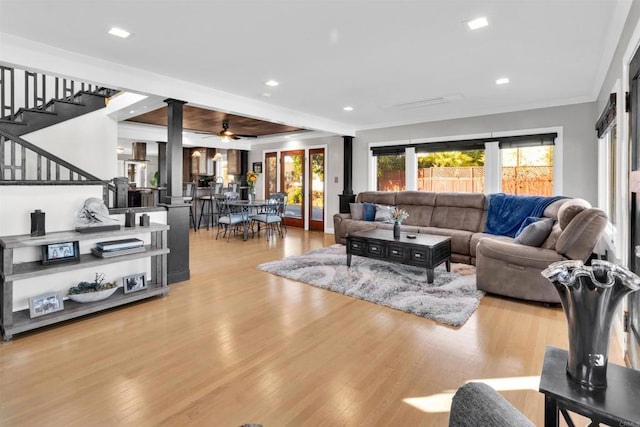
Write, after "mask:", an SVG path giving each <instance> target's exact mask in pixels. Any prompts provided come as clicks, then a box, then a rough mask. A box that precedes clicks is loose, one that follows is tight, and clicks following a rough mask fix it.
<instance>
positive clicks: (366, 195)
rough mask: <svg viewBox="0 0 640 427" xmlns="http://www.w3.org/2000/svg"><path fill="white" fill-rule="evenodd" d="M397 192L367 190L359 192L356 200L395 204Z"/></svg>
mask: <svg viewBox="0 0 640 427" xmlns="http://www.w3.org/2000/svg"><path fill="white" fill-rule="evenodd" d="M396 194H397V193H396V192H395V191H365V192H363V193H359V194H358V196H357V197H356V202H360V203H365V202H367V203H373V204H380V205H389V206H395V205H396Z"/></svg>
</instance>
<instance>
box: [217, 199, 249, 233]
mask: <svg viewBox="0 0 640 427" xmlns="http://www.w3.org/2000/svg"><path fill="white" fill-rule="evenodd" d="M239 198H240V194H238V193H236V192H233V191H230V192H226V193H224V198H217V199H215V201H216V204H217V210H218V212H219V214H218V230H217V232H216V240H218V236H219V235H220V232H221V231H222V229H223V228H224V234H223V235H222V237H226V238H227V242H228V241H229V238H230V237H231V232H234V233H237V231H238V229H239V228H240V227H244V226H245V223H246V222H247V221H249V217H248V213H247V212H245V211H242V210H238V209H236V207H235V206H232V205H231V204H230V202H232V201H234V200H238V199H239ZM243 232H244V229H243Z"/></svg>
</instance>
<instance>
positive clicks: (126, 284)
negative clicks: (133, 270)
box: [122, 273, 148, 294]
mask: <svg viewBox="0 0 640 427" xmlns="http://www.w3.org/2000/svg"><path fill="white" fill-rule="evenodd" d="M147 287H148V286H147V277H146V275H145V273H138V274H131V275H129V276H125V277H123V278H122V289H123V290H124V293H125V294H130V293H132V292H138V291H142V290H145V289H147Z"/></svg>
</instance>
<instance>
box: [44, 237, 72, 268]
mask: <svg viewBox="0 0 640 427" xmlns="http://www.w3.org/2000/svg"><path fill="white" fill-rule="evenodd" d="M41 249H42V258H41V259H42V264H52V263H56V262H69V261H77V260H79V259H80V244H79V243H78V241H77V240H76V241H73V242H61V243H50V244H48V245H42V246H41Z"/></svg>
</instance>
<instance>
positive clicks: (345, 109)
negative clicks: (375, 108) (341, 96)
mask: <svg viewBox="0 0 640 427" xmlns="http://www.w3.org/2000/svg"><path fill="white" fill-rule="evenodd" d="M343 110H344V111H353V107H352V106H350V105H347V106H346V107H344V108H343Z"/></svg>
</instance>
